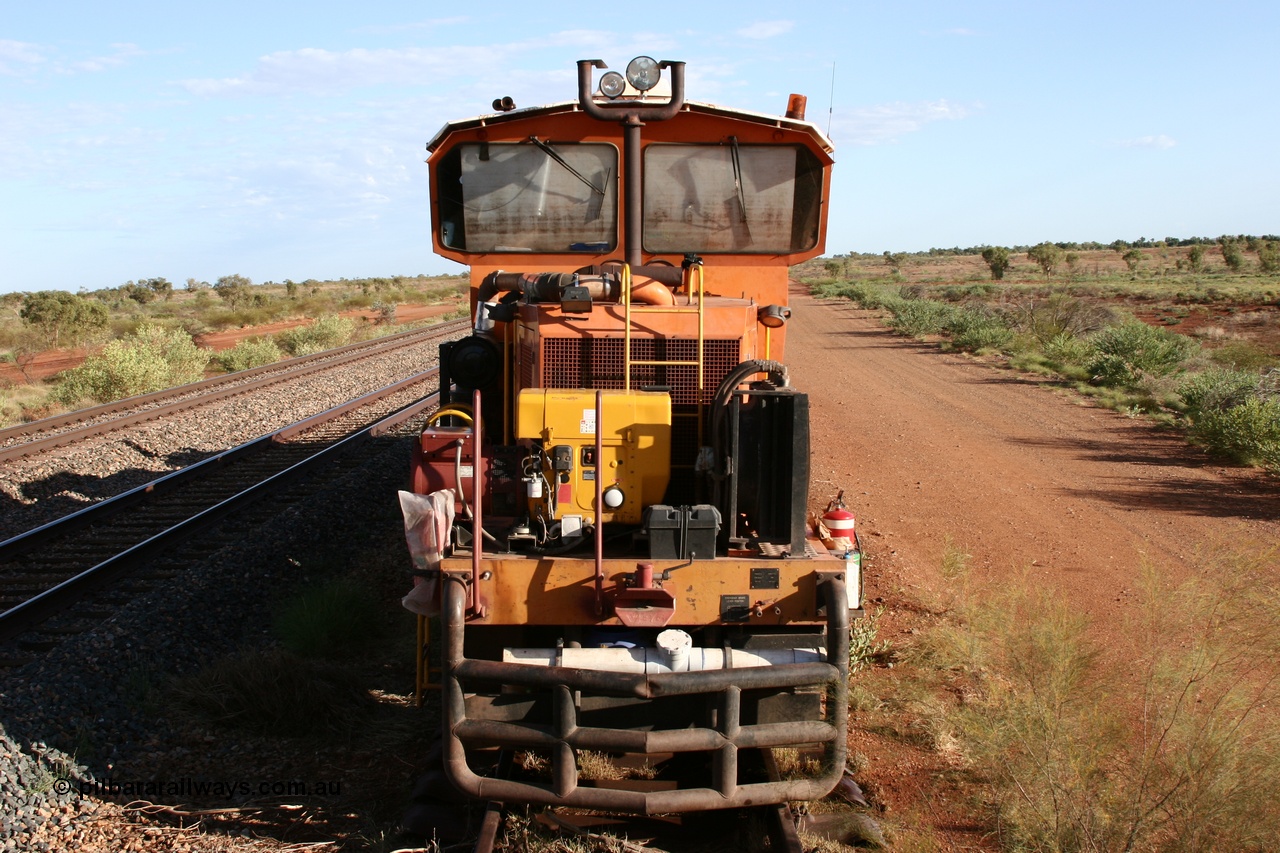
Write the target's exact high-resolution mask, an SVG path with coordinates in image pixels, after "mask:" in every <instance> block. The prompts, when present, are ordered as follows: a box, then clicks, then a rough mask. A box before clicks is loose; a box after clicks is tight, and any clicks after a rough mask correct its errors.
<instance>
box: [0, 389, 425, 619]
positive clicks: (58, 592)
mask: <svg viewBox="0 0 1280 853" xmlns="http://www.w3.org/2000/svg"><path fill="white" fill-rule="evenodd" d="M436 370H438V368H435V369H433V370H431V371H426V372H424V373H420V374H417V375H416V376H415V377H411V378H410V379H406V380H402V381H401V382H398V383H395V384H396V385H397V386H403V385H405V384H407V383H410V382H411V380H413V381H417V382H422V381H426V380H427V379H429V378H431V377H432V376H434V375H435V373H436ZM388 387H393V386H388ZM382 390H383V391H386V389H382ZM373 393H374V394H377V393H378V392H373ZM386 393H388V394H389V393H394V392H386ZM370 396H371V395H365V397H362V398H360V399H362V400H365V401H366V402H368V400H367V398H368V397H370ZM438 398H439V395H438V394H432V395H430V396H427V397H424V398H422V399H420V400H418V401H416V402H413V403H410V404H409V405H407V406H403V407H401V408H400V409H397V410H396V411H395V412H392V413H391V414H389V415H386V416H385V417H383V418H381V419H379V420H378V421H376V422H374V423H372V424H369V425H367V426H365V427H362V428H361V429H359V430H356V431H355V432H352V433H351V434H349V435H347V436H346V437H344V438H342V439H340V440H339V441H337V442H335V443H333V444H331V445H329V446H328V447H325V448H323V449H321V450H318V451H317V452H316V453H315V454H313V455H312V456H310V457H308V458H306V459H303V460H301V461H299V462H296V463H294V464H293V465H291V466H289V467H288V468H286V469H284V470H283V471H280V472H278V473H276V474H273V475H272V476H270V477H268V478H266V479H264V480H261V481H260V482H258V483H256V484H254V485H253V486H250V487H249V488H247V489H245V490H243V491H241V492H239V493H238V494H236V495H234V496H232V497H229V498H227V499H225V500H223V501H221V502H219V503H217V504H216V505H214V506H212V507H209V508H207V509H205V510H202V511H201V512H198V513H196V514H195V515H192V516H190V517H189V518H187V519H185V520H184V521H181V522H179V523H177V524H175V525H173V526H172V527H169V528H168V529H166V530H164V531H162V532H160V533H157V534H155V535H154V536H151V537H150V538H148V539H146V540H144V541H142V542H139V543H138V544H136V545H133V546H131V547H129V548H127V549H126V550H124V551H121V552H120V553H118V554H116V555H115V556H113V557H110V558H108V559H106V560H103V561H102V562H100V563H98V564H97V565H95V566H93V567H91V568H89V569H86V570H84V571H83V572H80V573H79V574H77V575H75V576H74V577H72V578H69V579H67V580H65V581H62V582H61V583H59V584H57V585H56V586H54V587H51V588H50V589H48V590H45V591H44V592H42V593H40V594H38V595H35V596H33V597H32V598H29V599H27V600H26V601H24V602H23V603H21V604H18V605H16V606H14V607H12V608H10V609H8V610H6V611H5V612H4V613H0V642H8V641H10V640H12V639H13V638H15V637H17V636H18V635H20V634H22V633H23V632H25V631H28V630H30V629H31V628H32V627H34V626H36V625H38V624H40V623H41V622H43V621H44V620H46V619H48V618H49V617H51V616H53V615H54V614H56V613H59V612H61V611H63V610H66V609H67V608H68V607H69V606H70V605H71V604H74V603H75V602H76V601H79V600H80V599H82V598H84V597H85V596H86V595H89V594H90V593H92V592H94V591H96V590H98V589H101V588H102V587H104V586H107V585H109V584H110V583H111V582H112V581H114V580H116V579H117V578H119V577H120V576H122V575H123V574H125V573H127V572H128V571H130V570H131V569H133V568H135V567H137V566H138V565H139V564H142V563H145V562H147V561H149V560H151V559H153V558H154V557H156V556H157V555H159V554H160V553H162V552H163V551H165V550H167V549H168V548H170V547H172V546H173V545H175V544H178V543H180V542H181V541H183V540H184V539H187V538H189V537H191V536H194V535H195V534H196V533H198V532H200V531H202V530H204V529H206V528H208V527H211V526H212V525H214V524H216V523H217V522H219V521H221V520H222V519H224V518H226V517H227V516H229V515H231V514H232V513H235V512H238V511H239V510H241V509H244V508H245V507H247V506H249V505H250V504H252V503H254V502H256V501H258V500H260V499H262V498H264V497H266V496H268V495H270V494H271V493H272V492H275V491H278V490H280V489H282V488H284V487H285V486H288V485H290V484H292V483H294V482H295V481H297V480H299V479H300V478H302V477H303V476H305V475H307V474H309V473H311V472H312V471H313V470H315V469H317V468H319V467H321V466H322V465H325V464H328V463H329V462H331V461H333V460H334V459H336V458H337V457H338V456H340V455H342V454H344V453H346V452H348V451H350V450H352V449H354V448H355V447H357V446H359V445H360V444H363V443H364V442H366V441H368V440H369V439H372V438H377V437H379V436H382V435H385V434H387V433H389V432H391V431H392V430H394V429H396V428H397V427H398V426H400V425H402V424H403V423H405V422H406V421H408V420H410V419H412V418H414V417H415V416H417V415H418V414H420V413H422V412H423V411H425V410H427V409H429V408H431V407H433V406H435V405H436V403H437V400H438ZM352 402H353V403H354V402H356V401H352ZM346 406H350V404H344V406H342V407H335V409H338V408H344V407H346ZM330 411H333V410H330ZM319 417H320V416H319V415H317V416H314V417H312V418H308V419H307V421H316V420H317V418H319ZM335 417H336V415H335ZM303 423H305V421H299V422H298V423H297V424H292V425H290V426H289V427H286V428H285V429H284V430H279V431H277V433H273V434H272V436H264V437H263V438H264V439H267V440H268V441H270V440H271V438H272V437H273V436H274V435H276V434H278V433H285V432H292V434H296V432H298V431H302V429H303V428H302V427H301V424H303ZM314 425H315V424H314V423H313V424H312V426H314ZM175 473H180V472H175ZM162 479H165V478H162ZM142 488H144V489H145V487H142ZM133 491H135V492H136V491H138V490H136V489H135V490H133ZM77 523H78V524H79V523H80V522H77ZM45 527H48V525H45ZM39 529H41V528H37V530H39ZM34 532H35V531H32V533H34ZM15 538H17V537H15ZM10 541H12V540H10ZM5 544H6V545H7V544H8V542H6V543H5Z"/></svg>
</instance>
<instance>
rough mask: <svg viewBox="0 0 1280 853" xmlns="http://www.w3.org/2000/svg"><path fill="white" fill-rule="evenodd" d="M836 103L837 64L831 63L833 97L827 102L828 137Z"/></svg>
mask: <svg viewBox="0 0 1280 853" xmlns="http://www.w3.org/2000/svg"><path fill="white" fill-rule="evenodd" d="M835 102H836V64H835V63H834V62H833V63H831V97H830V98H829V99H828V100H827V136H828V137H830V136H831V111H832V109H833V107H834V106H835Z"/></svg>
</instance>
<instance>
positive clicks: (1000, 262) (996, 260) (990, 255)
mask: <svg viewBox="0 0 1280 853" xmlns="http://www.w3.org/2000/svg"><path fill="white" fill-rule="evenodd" d="M982 260H983V261H985V262H986V264H987V267H988V268H989V269H990V270H991V278H992V279H993V280H994V281H999V280H1000V279H1002V278H1004V274H1005V272H1006V271H1007V270H1008V269H1009V264H1010V263H1011V261H1010V260H1009V250H1008V249H1006V248H1005V247H1003V246H988V247H987V248H985V249H983V250H982Z"/></svg>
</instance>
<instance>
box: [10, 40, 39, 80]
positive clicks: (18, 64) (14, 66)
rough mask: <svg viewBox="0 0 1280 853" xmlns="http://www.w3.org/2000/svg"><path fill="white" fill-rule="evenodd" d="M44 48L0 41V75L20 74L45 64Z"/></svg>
mask: <svg viewBox="0 0 1280 853" xmlns="http://www.w3.org/2000/svg"><path fill="white" fill-rule="evenodd" d="M43 50H44V48H43V47H41V46H40V45H37V44H31V43H30V42H25V41H13V40H12V39H0V74H10V75H14V74H20V73H22V72H23V71H27V70H30V69H31V68H33V67H35V66H37V65H39V64H40V63H42V62H44V61H45V59H44V55H43V53H42V51H43Z"/></svg>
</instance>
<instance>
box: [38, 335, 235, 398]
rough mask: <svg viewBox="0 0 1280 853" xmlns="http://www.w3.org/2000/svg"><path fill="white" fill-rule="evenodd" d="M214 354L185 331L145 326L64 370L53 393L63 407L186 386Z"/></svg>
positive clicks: (199, 374)
mask: <svg viewBox="0 0 1280 853" xmlns="http://www.w3.org/2000/svg"><path fill="white" fill-rule="evenodd" d="M210 355H211V353H210V352H209V350H206V349H201V348H200V347H197V346H196V345H195V343H194V342H193V341H192V340H191V336H190V335H188V334H187V333H186V332H183V331H181V330H177V329H175V330H173V331H168V332H166V331H165V330H163V329H161V328H159V327H157V326H152V325H143V326H140V327H139V328H138V330H137V331H136V332H134V333H133V334H132V335H130V336H129V337H127V338H121V339H119V340H115V341H112V342H111V343H109V344H107V345H106V347H104V348H103V350H102V352H101V353H100V354H98V355H94V356H90V357H89V358H87V359H85V361H84V364H82V365H80V366H79V367H76V368H72V369H71V370H68V371H66V372H65V373H63V374H62V376H61V378H60V380H59V383H58V387H57V388H56V389H55V390H54V393H53V397H54V399H55V400H57V401H58V402H60V403H63V404H64V405H75V404H76V403H79V402H80V401H82V400H85V399H91V400H96V401H98V402H99V403H107V402H110V401H112V400H120V399H123V398H125V397H132V396H135V395H137V394H147V393H150V392H152V391H159V390H162V389H164V388H172V387H174V386H176V385H184V384H186V383H188V382H195V381H197V380H199V379H201V378H202V377H203V376H204V369H205V366H206V365H207V364H208V363H209V357H210Z"/></svg>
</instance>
